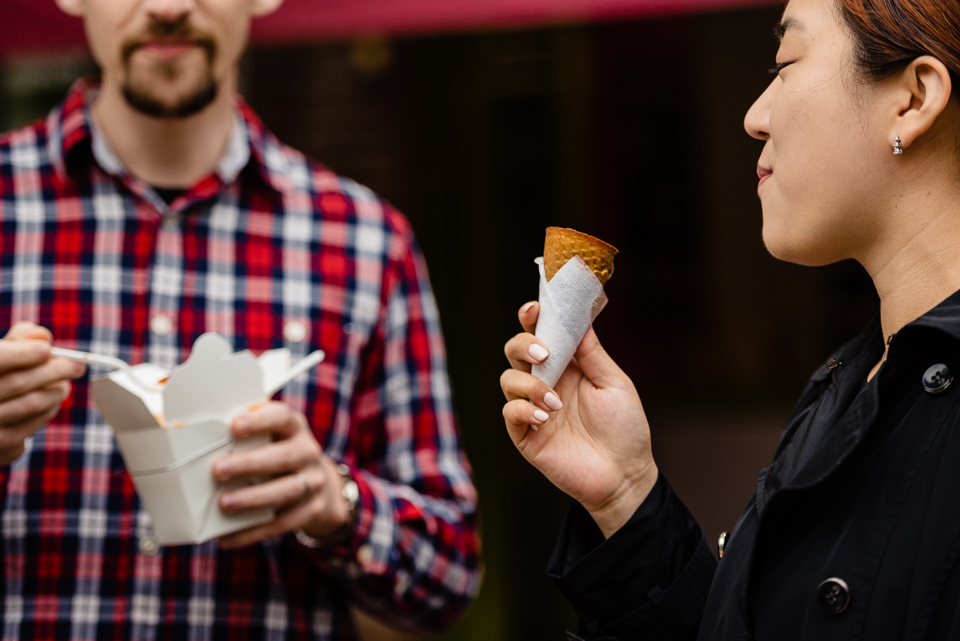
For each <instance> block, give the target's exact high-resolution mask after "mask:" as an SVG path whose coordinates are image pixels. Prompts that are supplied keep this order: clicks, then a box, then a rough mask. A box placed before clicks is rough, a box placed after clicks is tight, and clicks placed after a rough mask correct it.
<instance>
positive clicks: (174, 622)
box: [0, 83, 480, 641]
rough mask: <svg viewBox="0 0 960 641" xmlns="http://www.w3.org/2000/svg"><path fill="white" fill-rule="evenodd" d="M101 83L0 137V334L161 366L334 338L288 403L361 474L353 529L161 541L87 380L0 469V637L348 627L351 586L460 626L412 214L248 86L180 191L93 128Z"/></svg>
mask: <svg viewBox="0 0 960 641" xmlns="http://www.w3.org/2000/svg"><path fill="white" fill-rule="evenodd" d="M95 91H96V87H95V86H92V85H89V84H86V83H79V84H78V85H77V86H75V87H74V88H73V89H72V90H71V92H70V94H69V95H68V96H67V98H66V101H65V102H64V103H63V105H62V106H61V107H60V108H58V109H55V110H54V111H53V112H52V113H51V115H50V116H49V118H47V120H46V121H45V122H41V123H37V124H35V125H33V126H30V127H27V128H24V129H20V130H18V131H14V132H12V133H10V134H7V135H5V136H3V137H2V138H0V328H2V327H9V326H10V325H11V324H13V323H14V322H16V321H18V320H29V321H33V322H35V323H38V324H41V325H44V326H45V327H48V328H50V330H51V331H52V332H53V335H54V344H55V345H60V346H63V347H67V348H73V349H80V350H87V351H92V352H96V353H100V354H108V355H112V356H117V357H120V358H122V359H124V360H126V361H128V362H131V363H140V362H144V361H149V362H153V363H156V364H158V365H161V366H163V367H173V366H174V365H176V364H178V363H180V362H182V361H183V360H184V359H185V358H186V356H187V354H188V350H189V348H190V346H191V345H192V344H193V341H194V340H195V339H196V338H197V336H199V335H200V334H202V333H203V332H207V331H213V332H218V333H220V334H222V335H223V336H225V337H226V338H227V339H228V340H230V341H231V342H232V343H233V345H234V347H235V348H236V349H238V350H239V349H250V350H253V351H254V352H256V353H259V352H260V351H263V350H266V349H271V348H277V347H288V348H290V349H291V351H292V352H293V358H294V359H295V360H296V359H299V358H301V357H303V356H305V355H307V354H308V353H309V352H311V351H312V350H314V349H322V350H324V351H325V352H326V355H327V356H326V360H325V361H324V362H323V363H322V364H321V365H320V366H319V367H318V368H317V369H315V370H314V371H312V372H310V373H309V374H308V375H303V376H301V377H300V378H298V379H297V380H296V381H295V382H294V383H292V384H290V385H288V386H287V387H286V388H285V389H284V390H283V391H282V392H281V394H280V395H279V398H280V400H282V401H284V402H286V403H288V404H290V405H291V406H292V407H293V408H295V409H297V410H299V411H302V412H303V413H304V414H305V415H306V417H307V419H308V420H309V422H310V425H311V426H312V428H313V430H314V433H315V434H316V437H317V439H318V441H319V442H320V444H321V446H323V449H324V451H325V452H326V453H327V454H329V455H330V456H331V457H332V458H334V459H336V460H340V461H343V462H345V463H347V464H348V465H349V466H350V467H351V468H352V472H353V476H354V478H355V479H356V481H357V484H358V485H359V488H360V504H359V512H358V524H357V529H356V533H355V534H354V536H353V537H352V539H351V540H350V541H349V542H348V544H346V545H343V546H339V547H338V548H337V549H333V550H325V549H308V548H305V547H303V546H301V545H300V544H299V543H298V542H297V541H296V539H295V537H293V536H292V535H287V536H283V537H281V538H279V539H277V540H273V541H270V542H269V543H266V544H260V545H255V546H251V547H249V548H247V549H242V550H239V551H229V552H228V551H221V550H219V549H218V548H217V545H216V543H215V542H210V543H207V544H203V545H195V546H178V547H169V548H162V549H159V550H157V548H156V545H155V543H154V542H153V540H152V538H151V536H152V526H151V523H150V521H149V518H148V516H147V515H146V514H145V513H144V511H143V510H142V508H141V506H140V503H139V501H138V499H137V495H136V492H135V491H134V487H133V485H132V483H131V480H130V477H129V475H128V474H127V472H126V470H125V467H124V463H123V460H122V459H121V457H120V455H119V453H118V451H117V448H116V446H115V443H114V440H113V437H112V435H111V432H110V428H109V427H108V426H107V425H106V424H105V423H104V421H103V419H102V418H101V417H100V415H99V414H98V413H97V412H96V411H95V409H94V408H93V405H92V401H91V399H90V395H89V388H88V376H89V374H88V376H87V377H84V378H83V379H80V380H78V381H77V382H76V383H75V385H74V388H73V393H72V395H71V396H70V398H68V399H67V401H66V402H65V403H64V405H63V408H62V410H61V412H60V413H59V415H58V416H57V417H56V418H55V419H54V420H53V421H52V422H51V423H50V425H49V426H47V427H45V428H43V429H41V430H40V431H39V432H38V433H37V434H36V435H35V436H34V437H33V438H32V440H31V441H30V442H28V446H27V451H26V453H25V454H24V455H23V456H22V457H21V458H20V459H18V460H17V461H16V462H15V463H14V464H13V465H12V466H10V467H8V468H0V510H2V511H0V534H2V536H0V544H2V564H3V572H2V581H0V590H2V595H0V608H2V618H3V624H2V629H0V634H2V639H4V640H6V639H32V640H34V641H42V640H46V639H170V640H176V641H184V640H188V639H229V640H231V641H234V640H242V639H328V638H336V639H340V638H352V636H353V635H352V633H351V631H350V624H349V622H348V617H347V614H346V608H347V604H348V603H350V602H355V603H359V604H360V605H362V606H363V607H365V608H367V609H373V610H374V611H377V612H382V613H386V616H387V617H389V618H390V619H392V620H394V621H398V622H404V623H407V624H412V625H418V626H421V627H439V626H442V625H444V624H445V623H448V622H449V621H450V620H451V619H452V618H454V617H455V616H456V615H457V614H459V613H460V612H462V610H463V608H464V606H465V605H466V604H467V603H468V602H469V600H470V598H471V597H472V596H473V595H474V594H475V593H476V592H477V590H478V587H479V582H480V570H479V561H478V551H479V550H478V548H479V545H478V537H477V529H476V495H475V490H474V487H473V484H472V482H471V478H470V470H469V467H468V464H467V462H466V459H465V458H464V456H463V453H462V451H461V449H460V446H459V441H458V435H457V428H456V426H455V423H454V416H453V411H452V407H451V398H450V396H451V395H450V388H449V383H448V379H447V372H446V364H445V353H444V346H443V340H442V336H441V333H440V326H439V321H438V316H437V309H436V306H435V302H434V299H433V295H432V292H431V290H430V285H429V282H428V280H427V272H426V269H425V266H424V263H423V260H422V257H421V255H420V253H419V250H418V249H417V246H416V244H415V241H414V237H413V235H412V233H411V230H410V227H409V225H408V222H407V221H406V220H405V219H404V217H403V216H402V215H401V214H399V213H398V212H396V211H395V210H393V209H392V208H391V207H390V206H389V205H388V204H386V203H384V202H383V201H382V200H380V199H378V198H377V197H376V196H375V195H374V194H373V193H371V192H370V191H368V190H367V189H365V188H363V187H361V186H359V185H357V184H356V183H353V182H351V181H348V180H345V179H343V178H341V177H338V176H336V175H334V174H333V173H331V172H330V171H329V170H327V169H325V168H323V167H321V166H318V165H316V164H315V163H313V162H311V161H309V160H307V159H306V158H304V157H303V156H302V155H301V154H299V153H298V152H296V151H294V150H292V149H290V148H289V147H286V146H284V145H282V144H280V143H279V142H278V141H277V140H276V139H275V138H274V137H273V136H272V135H271V134H270V133H269V132H268V131H266V130H265V129H264V127H263V125H262V124H261V123H260V122H259V120H258V119H257V118H256V116H255V115H254V114H253V113H252V112H251V111H250V109H249V108H248V107H246V106H245V105H244V104H243V103H242V101H238V106H237V118H236V127H235V131H234V136H233V138H232V141H231V143H230V146H229V147H230V148H229V149H228V151H227V153H226V154H225V156H224V160H223V162H222V163H221V165H220V167H219V169H218V171H217V172H215V173H213V174H211V175H210V176H209V177H207V178H206V179H204V180H201V181H200V182H199V183H197V184H196V185H195V186H194V187H193V188H192V189H191V190H189V191H188V192H187V193H185V194H184V195H182V196H180V197H179V198H177V199H176V200H175V201H174V202H173V203H172V205H171V206H167V205H166V204H165V203H164V202H163V201H162V200H161V199H160V198H159V197H158V196H157V194H156V193H155V192H154V191H153V190H152V189H151V188H150V187H148V186H147V185H145V184H143V183H142V182H140V181H138V180H137V179H135V178H133V177H131V176H129V175H127V174H126V173H125V172H124V171H123V169H122V167H121V166H120V165H119V163H117V162H116V160H115V159H114V157H113V156H112V153H111V152H110V150H109V148H107V146H106V144H105V143H104V141H103V137H102V136H100V135H98V134H97V130H96V125H95V123H94V122H93V121H92V119H91V116H90V113H89V110H88V109H89V106H90V99H91V96H92V93H93V92H95ZM93 373H94V374H96V371H95V368H94V372H93Z"/></svg>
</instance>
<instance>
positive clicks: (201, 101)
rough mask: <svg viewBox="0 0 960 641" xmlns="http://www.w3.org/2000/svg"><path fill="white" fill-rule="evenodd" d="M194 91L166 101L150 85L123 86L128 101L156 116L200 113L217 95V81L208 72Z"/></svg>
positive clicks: (140, 110) (146, 113)
mask: <svg viewBox="0 0 960 641" xmlns="http://www.w3.org/2000/svg"><path fill="white" fill-rule="evenodd" d="M201 83H202V84H200V85H199V86H197V87H196V88H195V89H194V90H193V91H192V92H190V93H188V94H185V95H184V96H183V97H181V98H180V99H179V100H177V101H176V102H172V103H171V102H164V101H163V100H161V99H160V98H159V97H158V96H156V95H155V94H154V93H153V91H151V88H150V87H143V88H140V87H136V86H134V85H131V84H130V83H129V82H127V83H125V84H124V85H123V87H122V88H121V89H122V91H123V97H124V98H126V100H127V103H128V104H129V105H130V106H131V107H133V108H134V109H136V110H137V111H139V112H140V113H142V114H144V115H147V116H152V117H154V118H187V117H189V116H192V115H194V114H197V113H200V112H201V111H203V109H204V108H205V107H206V106H207V105H209V104H210V103H211V102H213V101H214V99H215V98H216V97H217V83H216V82H215V81H214V80H213V77H212V76H211V75H210V74H209V73H208V74H207V75H206V77H204V78H203V80H202V81H201Z"/></svg>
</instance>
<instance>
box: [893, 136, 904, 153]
mask: <svg viewBox="0 0 960 641" xmlns="http://www.w3.org/2000/svg"><path fill="white" fill-rule="evenodd" d="M902 153H903V141H902V140H900V136H896V137H895V138H894V139H893V155H894V156H899V155H900V154H902Z"/></svg>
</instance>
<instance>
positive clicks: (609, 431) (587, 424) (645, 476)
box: [500, 303, 658, 537]
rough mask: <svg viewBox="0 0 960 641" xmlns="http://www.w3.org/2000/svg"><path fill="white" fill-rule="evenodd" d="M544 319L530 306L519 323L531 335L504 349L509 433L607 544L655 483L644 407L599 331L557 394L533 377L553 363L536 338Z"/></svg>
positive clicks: (503, 382) (536, 307)
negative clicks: (538, 367) (534, 368)
mask: <svg viewBox="0 0 960 641" xmlns="http://www.w3.org/2000/svg"><path fill="white" fill-rule="evenodd" d="M539 313H540V308H539V305H538V304H537V303H528V304H527V305H524V306H523V307H522V308H521V309H520V314H519V316H520V323H521V325H522V326H523V328H524V330H525V331H524V333H521V334H517V335H516V336H514V337H513V338H512V339H510V340H509V341H508V342H507V344H506V346H505V348H504V352H505V353H506V356H507V359H508V360H509V361H510V365H511V366H512V369H508V370H506V371H505V372H504V373H503V375H502V376H501V377H500V386H501V387H502V388H503V393H504V396H506V398H507V403H506V404H505V405H504V406H503V417H504V420H505V421H506V425H507V432H508V433H509V434H510V438H511V439H512V440H513V444H514V445H516V447H517V449H518V450H519V451H520V453H521V454H522V455H523V457H524V458H525V459H527V461H529V462H530V463H531V464H533V466H534V467H536V468H537V469H538V470H540V471H541V472H542V473H543V474H544V476H546V477H547V478H548V479H549V480H550V482H551V483H553V484H554V485H556V486H557V487H558V488H560V489H561V490H563V491H564V492H565V493H567V494H569V495H570V496H571V497H573V498H574V499H575V500H577V501H578V502H579V503H580V504H581V505H582V506H583V507H584V508H585V509H586V510H587V511H588V512H589V513H590V515H591V516H592V517H593V519H594V521H596V523H597V525H598V526H599V527H600V529H601V531H602V532H603V534H604V536H607V537H609V536H610V535H611V534H613V533H614V532H615V531H616V530H618V529H619V528H620V527H621V526H623V524H624V523H626V522H627V520H628V519H629V518H630V517H631V516H632V515H633V513H634V512H635V511H636V509H637V508H638V507H639V506H640V504H641V503H642V502H643V501H644V499H646V497H647V495H648V494H649V493H650V490H651V489H652V488H653V485H654V483H656V480H657V475H658V471H657V466H656V463H655V462H654V460H653V454H652V452H651V449H650V430H649V427H648V425H647V418H646V415H645V414H644V411H643V405H642V404H641V403H640V397H639V396H638V395H637V391H636V389H635V388H634V386H633V383H632V382H631V381H630V379H629V378H628V377H627V375H626V374H624V372H623V370H621V369H620V368H619V367H618V366H617V364H616V363H614V362H613V360H612V359H611V358H610V356H609V355H608V354H607V353H606V351H605V350H604V349H603V347H602V346H601V345H600V341H599V340H598V339H597V335H596V334H595V333H594V331H593V328H590V329H589V330H588V331H587V334H586V336H584V338H583V341H582V342H581V343H580V345H579V347H578V348H577V352H576V354H575V355H574V359H573V361H572V362H571V363H570V365H569V366H567V369H566V371H565V372H564V373H563V376H561V377H560V380H559V381H558V382H557V385H556V389H555V390H551V389H550V388H549V387H547V385H546V384H544V383H543V382H542V381H540V380H539V379H537V378H535V377H534V376H533V375H532V374H530V367H531V364H533V363H540V362H542V361H543V360H544V359H546V355H547V350H546V347H545V346H544V345H543V344H542V343H540V342H539V341H538V340H537V339H536V337H534V336H533V330H534V328H535V326H536V321H537V316H538V315H539Z"/></svg>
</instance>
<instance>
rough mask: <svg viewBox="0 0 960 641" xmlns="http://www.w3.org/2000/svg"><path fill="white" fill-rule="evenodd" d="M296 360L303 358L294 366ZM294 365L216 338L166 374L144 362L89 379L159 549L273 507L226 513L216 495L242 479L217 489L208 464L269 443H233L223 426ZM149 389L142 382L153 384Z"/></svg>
mask: <svg viewBox="0 0 960 641" xmlns="http://www.w3.org/2000/svg"><path fill="white" fill-rule="evenodd" d="M301 363H302V361H301ZM295 369H297V368H296V367H293V368H291V365H290V350H288V349H276V350H270V351H267V352H264V353H263V354H262V355H261V356H260V357H259V358H256V357H254V356H253V354H252V353H250V352H249V351H246V350H245V351H241V352H236V353H234V352H233V348H232V347H231V345H230V344H229V342H228V341H227V340H226V339H224V338H223V337H222V336H220V335H218V334H213V333H207V334H203V335H202V336H200V337H199V338H197V340H196V342H195V343H194V344H193V349H192V351H191V353H190V357H189V358H188V359H187V360H186V361H185V362H184V363H183V364H182V365H180V366H179V367H176V368H175V369H174V370H173V371H172V372H168V371H167V370H164V369H163V368H160V367H157V366H156V365H152V364H150V363H144V364H141V365H136V366H134V367H133V368H132V371H133V373H134V375H135V377H131V376H130V374H128V373H127V372H124V371H123V370H117V371H115V372H112V373H110V374H109V375H107V376H103V377H99V378H95V379H93V380H92V381H91V384H90V385H91V393H92V395H93V399H94V402H95V404H96V406H97V409H98V410H99V411H100V413H101V414H102V415H103V417H104V418H105V419H106V421H107V423H109V424H110V426H111V428H112V429H113V434H114V437H115V438H116V440H117V446H118V447H119V449H120V454H121V455H122V456H123V460H124V463H125V464H126V466H127V470H128V471H129V472H130V476H131V477H132V479H133V484H134V486H135V487H136V489H137V494H138V495H139V496H140V500H141V502H142V503H143V506H144V508H145V509H146V511H147V513H148V514H149V515H150V517H151V519H152V521H153V527H154V535H155V537H156V539H157V541H158V543H160V544H161V545H177V544H183V543H202V542H204V541H208V540H210V539H214V538H217V537H220V536H223V535H224V534H228V533H230V532H236V531H238V530H242V529H245V528H248V527H251V526H254V525H259V524H261V523H266V522H269V521H271V520H272V519H273V518H274V512H273V510H272V509H266V508H263V509H254V510H243V511H241V512H237V513H234V514H229V515H228V514H224V513H223V512H222V511H221V510H220V507H219V505H218V497H219V496H220V494H221V493H222V492H223V491H224V490H226V489H231V488H237V487H243V486H244V485H246V484H247V483H249V480H248V479H234V480H231V481H228V482H226V483H221V482H219V481H217V480H216V479H214V477H213V472H212V469H211V466H212V464H213V462H214V460H216V459H218V458H220V457H222V456H225V455H227V454H230V453H235V452H242V451H246V450H251V449H254V448H257V447H261V446H263V445H266V444H267V443H268V442H269V440H270V437H269V435H258V436H253V437H250V438H244V439H240V440H237V439H235V438H234V437H233V435H232V433H231V431H230V423H231V422H232V420H233V418H234V417H235V416H236V415H237V414H239V413H240V412H243V411H245V410H246V409H248V408H249V407H250V406H252V405H255V404H256V403H260V402H265V401H267V400H268V399H269V398H270V396H272V394H273V393H274V392H275V391H276V387H277V385H278V382H282V381H284V377H285V376H286V375H288V374H289V373H291V371H292V370H295ZM168 376H169V378H168V379H167V381H166V384H165V385H163V386H162V387H161V388H158V389H148V388H146V387H145V386H144V384H143V382H146V381H151V382H159V381H161V380H162V379H164V378H166V377H168Z"/></svg>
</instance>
